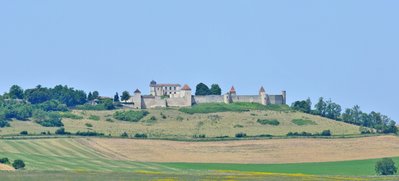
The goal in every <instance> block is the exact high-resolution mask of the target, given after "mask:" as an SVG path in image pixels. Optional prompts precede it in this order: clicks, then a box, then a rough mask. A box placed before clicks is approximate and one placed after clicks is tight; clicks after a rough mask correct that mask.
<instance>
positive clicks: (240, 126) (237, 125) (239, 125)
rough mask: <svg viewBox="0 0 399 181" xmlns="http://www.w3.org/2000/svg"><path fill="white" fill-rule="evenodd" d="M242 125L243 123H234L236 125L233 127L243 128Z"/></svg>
mask: <svg viewBox="0 0 399 181" xmlns="http://www.w3.org/2000/svg"><path fill="white" fill-rule="evenodd" d="M243 127H244V126H243V125H241V124H236V125H234V128H243Z"/></svg>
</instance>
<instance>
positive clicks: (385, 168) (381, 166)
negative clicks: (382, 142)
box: [375, 158, 398, 175]
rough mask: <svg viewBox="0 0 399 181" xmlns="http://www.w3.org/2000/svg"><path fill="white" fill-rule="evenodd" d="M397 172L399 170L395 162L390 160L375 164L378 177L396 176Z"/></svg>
mask: <svg viewBox="0 0 399 181" xmlns="http://www.w3.org/2000/svg"><path fill="white" fill-rule="evenodd" d="M397 171H398V168H397V167H396V166H395V162H393V160H392V159H390V158H383V159H382V160H380V161H378V162H377V163H376V164H375V172H376V173H377V175H394V174H396V172H397Z"/></svg>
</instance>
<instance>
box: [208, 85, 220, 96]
mask: <svg viewBox="0 0 399 181" xmlns="http://www.w3.org/2000/svg"><path fill="white" fill-rule="evenodd" d="M209 91H210V95H222V89H221V88H220V87H219V85H218V84H212V85H211V89H210V90H209Z"/></svg>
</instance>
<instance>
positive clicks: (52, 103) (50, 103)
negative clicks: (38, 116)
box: [35, 100, 68, 112]
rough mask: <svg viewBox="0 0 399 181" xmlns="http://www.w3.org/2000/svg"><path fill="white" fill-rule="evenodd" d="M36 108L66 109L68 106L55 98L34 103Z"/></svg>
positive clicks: (63, 110)
mask: <svg viewBox="0 0 399 181" xmlns="http://www.w3.org/2000/svg"><path fill="white" fill-rule="evenodd" d="M35 106H36V108H38V109H41V110H43V111H46V112H49V111H62V112H65V111H68V107H67V106H66V105H65V104H62V103H61V102H59V101H56V100H49V101H46V102H43V103H40V104H36V105H35Z"/></svg>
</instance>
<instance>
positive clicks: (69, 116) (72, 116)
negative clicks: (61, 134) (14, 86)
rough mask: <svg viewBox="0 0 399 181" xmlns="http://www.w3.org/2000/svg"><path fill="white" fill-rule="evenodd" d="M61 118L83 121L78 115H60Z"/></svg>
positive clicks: (69, 113) (66, 113)
mask: <svg viewBox="0 0 399 181" xmlns="http://www.w3.org/2000/svg"><path fill="white" fill-rule="evenodd" d="M61 117H62V118H69V119H76V120H81V119H83V116H79V115H76V114H73V113H71V112H65V113H61Z"/></svg>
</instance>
